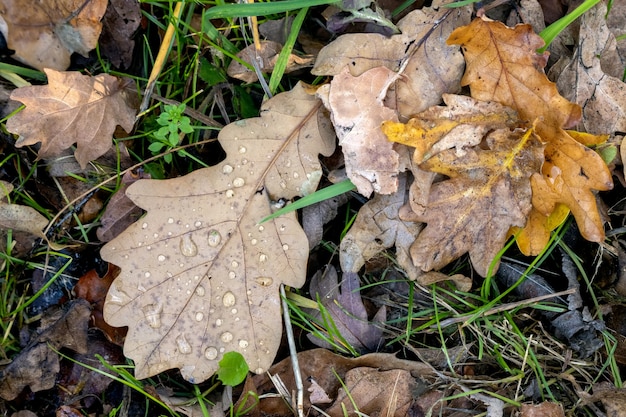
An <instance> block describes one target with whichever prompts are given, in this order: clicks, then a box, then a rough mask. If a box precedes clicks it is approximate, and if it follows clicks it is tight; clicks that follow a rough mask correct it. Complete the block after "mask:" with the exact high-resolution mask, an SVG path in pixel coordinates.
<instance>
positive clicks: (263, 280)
mask: <svg viewBox="0 0 626 417" xmlns="http://www.w3.org/2000/svg"><path fill="white" fill-rule="evenodd" d="M255 281H256V282H257V284H259V285H260V286H262V287H269V286H270V285H272V283H273V282H274V280H273V279H272V278H271V277H258V278H257V279H256V280H255Z"/></svg>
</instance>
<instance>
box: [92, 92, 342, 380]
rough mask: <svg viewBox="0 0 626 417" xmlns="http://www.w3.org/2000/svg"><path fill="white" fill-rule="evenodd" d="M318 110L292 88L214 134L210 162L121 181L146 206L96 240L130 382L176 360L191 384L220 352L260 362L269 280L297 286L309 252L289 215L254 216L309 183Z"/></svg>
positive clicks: (109, 313) (271, 335) (312, 184)
mask: <svg viewBox="0 0 626 417" xmlns="http://www.w3.org/2000/svg"><path fill="white" fill-rule="evenodd" d="M321 108H322V106H321V103H320V101H319V100H317V99H316V98H315V97H314V96H312V95H310V94H308V93H307V92H306V91H305V88H304V87H302V85H300V84H299V85H298V86H296V87H295V88H294V89H293V90H292V91H289V92H287V93H283V94H279V95H277V96H275V97H274V98H272V99H271V100H269V101H267V102H266V103H264V105H263V106H262V108H261V116H260V117H258V118H254V119H249V120H241V121H238V122H235V123H232V124H230V125H228V126H226V127H225V128H224V129H223V130H222V131H221V132H220V135H219V140H220V143H221V144H222V146H223V148H224V150H225V151H226V154H227V157H226V160H224V161H223V162H221V163H220V164H218V165H216V166H213V167H209V168H205V169H201V170H198V171H194V172H193V173H191V174H189V175H186V176H184V177H180V178H175V179H169V180H163V181H156V180H140V181H137V182H136V183H134V184H133V185H131V186H130V187H129V188H128V191H127V195H128V196H129V197H130V198H131V199H132V200H133V201H134V202H135V203H136V204H137V205H139V206H140V207H142V208H144V209H146V210H147V214H146V216H145V217H143V218H142V219H140V220H139V221H138V222H137V223H135V224H133V225H132V226H130V227H129V228H128V229H127V230H126V231H125V232H123V233H122V234H121V235H120V236H118V237H117V238H115V239H114V240H112V241H111V242H109V243H108V244H107V245H105V246H104V247H103V248H102V252H101V254H102V257H103V258H104V259H105V260H107V261H109V262H112V263H114V264H116V265H118V266H120V267H121V269H122V272H121V274H120V276H119V277H118V278H117V279H116V280H115V281H114V283H113V285H112V286H111V288H110V290H109V293H108V295H107V300H106V304H105V307H104V316H105V319H106V320H107V322H109V323H110V324H112V325H114V326H129V332H128V336H127V338H126V343H125V345H124V353H125V355H126V356H127V357H129V358H132V359H133V360H134V361H135V364H136V368H135V374H136V376H137V377H138V378H145V377H148V376H150V375H154V374H157V373H159V372H162V371H165V370H166V369H170V368H180V370H181V373H182V375H183V377H184V378H185V379H187V380H188V381H191V382H196V383H198V382H200V381H203V380H205V379H207V378H208V377H210V376H211V375H212V374H213V373H214V372H215V371H216V370H217V369H218V362H219V361H220V359H221V358H222V356H223V354H224V353H226V352H228V351H238V352H240V353H241V354H242V355H243V356H244V358H245V359H246V361H247V362H248V365H249V367H250V369H252V370H253V371H254V372H256V373H261V372H264V371H266V370H267V369H268V368H269V367H270V365H271V364H272V361H273V359H274V356H275V354H276V350H277V349H278V346H279V343H280V339H281V334H282V327H281V320H280V298H279V294H278V287H279V285H280V284H283V283H284V284H286V285H289V286H292V287H300V286H301V285H302V284H304V282H305V278H306V263H307V259H308V252H309V248H308V243H307V238H306V236H305V235H304V232H303V231H302V228H301V227H300V225H299V224H298V221H297V219H296V216H295V213H293V212H292V213H290V214H289V215H285V216H281V217H279V218H277V219H275V220H272V221H269V222H267V223H264V224H262V225H259V224H258V222H259V220H260V219H262V218H263V217H265V216H266V215H269V214H270V213H271V207H272V204H271V203H272V201H273V200H278V199H281V198H285V199H291V198H293V197H295V196H297V195H302V194H306V193H309V192H311V191H312V190H314V189H315V188H316V187H317V184H318V181H319V179H320V177H321V174H322V170H321V167H320V165H319V161H318V154H319V153H322V154H325V155H329V154H330V153H332V151H333V149H334V146H335V135H334V132H333V130H332V127H331V124H330V121H329V120H328V118H327V117H326V116H325V115H324V112H322V111H321Z"/></svg>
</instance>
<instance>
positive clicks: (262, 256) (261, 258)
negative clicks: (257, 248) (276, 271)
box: [259, 253, 267, 262]
mask: <svg viewBox="0 0 626 417" xmlns="http://www.w3.org/2000/svg"><path fill="white" fill-rule="evenodd" d="M259 262H267V255H266V254H264V253H262V254H260V255H259Z"/></svg>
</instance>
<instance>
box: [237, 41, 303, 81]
mask: <svg viewBox="0 0 626 417" xmlns="http://www.w3.org/2000/svg"><path fill="white" fill-rule="evenodd" d="M282 49H283V46H282V45H281V44H279V43H277V42H273V41H261V49H260V50H257V49H256V47H255V45H254V44H253V45H250V46H248V47H246V48H244V49H242V50H241V51H240V52H239V53H238V54H237V56H238V57H239V58H241V59H242V60H243V61H245V62H247V63H249V64H250V65H253V64H254V63H255V62H256V63H258V65H259V67H260V70H261V72H262V73H270V72H272V71H273V70H274V66H275V65H276V61H277V60H278V55H280V52H281V50H282ZM312 64H313V57H312V56H298V55H295V54H290V55H289V59H288V61H287V68H285V73H290V72H293V71H295V70H298V69H301V68H306V67H310V66H311V65H312ZM226 73H227V74H228V75H229V76H230V77H233V78H236V79H238V80H242V81H244V82H246V83H253V82H255V81H257V80H258V79H259V78H258V77H257V74H256V72H255V71H254V70H251V69H250V68H248V67H247V66H245V65H243V64H241V63H240V62H239V61H237V60H234V59H233V60H232V61H231V62H230V65H228V69H227V70H226Z"/></svg>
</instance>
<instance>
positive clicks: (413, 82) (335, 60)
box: [311, 7, 472, 118]
mask: <svg viewBox="0 0 626 417" xmlns="http://www.w3.org/2000/svg"><path fill="white" fill-rule="evenodd" d="M444 13H445V12H442V11H436V10H433V9H431V8H428V7H425V8H423V9H422V10H416V11H413V12H411V13H409V14H408V15H407V16H405V17H404V18H403V19H402V20H400V21H399V22H398V28H399V29H400V31H401V32H402V33H401V34H399V35H394V36H391V37H387V36H384V35H381V34H376V33H357V34H347V35H343V36H340V37H339V38H338V39H337V40H335V41H334V42H331V43H330V44H328V45H327V46H325V47H324V48H323V49H322V50H321V51H320V53H319V55H318V57H317V59H316V61H315V66H314V67H313V69H312V70H311V72H312V73H313V74H315V75H333V76H335V75H337V74H339V73H341V72H342V71H343V69H344V68H346V67H347V68H348V69H349V71H350V74H351V75H352V76H353V77H358V76H359V75H361V74H363V73H364V72H366V71H368V70H370V69H372V68H377V67H385V68H387V69H389V70H391V71H398V70H399V69H400V65H401V62H402V60H403V59H404V58H405V57H406V54H407V51H410V50H411V47H412V46H414V44H415V43H416V42H420V41H421V40H422V39H424V38H425V37H426V36H427V35H428V33H429V32H430V31H431V30H432V28H433V23H434V22H436V21H437V20H438V19H440V18H441V17H442V16H443V15H444ZM471 13H472V11H471V8H469V7H462V8H458V9H455V10H454V11H453V12H452V14H451V15H450V16H448V17H447V18H446V20H445V21H444V22H443V23H441V25H440V26H439V27H437V29H435V31H434V32H433V33H430V35H429V36H428V37H427V38H426V39H425V41H424V43H423V45H421V46H420V47H419V49H418V50H417V51H416V52H415V54H413V56H412V57H411V58H410V60H409V62H408V63H407V66H406V68H405V70H404V72H403V77H402V78H400V79H398V81H397V82H396V86H395V89H394V94H393V95H390V96H392V97H391V101H392V102H393V103H394V106H392V107H394V108H397V110H398V112H399V114H400V116H401V117H406V118H408V117H410V116H411V115H413V114H415V113H418V112H420V111H423V110H425V109H426V108H428V107H430V106H433V105H435V104H438V103H439V102H440V101H441V94H443V93H457V92H458V91H459V90H460V84H459V81H460V78H461V75H462V73H463V57H462V55H461V54H460V53H459V50H458V49H457V48H456V47H450V46H448V45H446V43H445V39H447V37H448V35H449V34H450V33H451V32H452V30H453V29H454V28H455V27H457V26H459V25H464V24H467V23H469V20H470V17H471ZM376 94H377V93H376Z"/></svg>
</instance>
